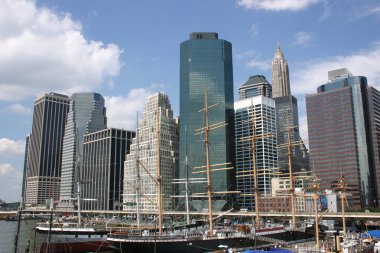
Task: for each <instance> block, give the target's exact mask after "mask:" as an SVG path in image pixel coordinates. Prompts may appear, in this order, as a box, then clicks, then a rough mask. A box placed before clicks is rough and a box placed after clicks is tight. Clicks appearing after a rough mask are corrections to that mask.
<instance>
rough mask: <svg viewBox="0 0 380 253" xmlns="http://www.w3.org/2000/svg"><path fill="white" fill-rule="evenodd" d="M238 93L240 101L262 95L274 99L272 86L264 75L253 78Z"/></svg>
mask: <svg viewBox="0 0 380 253" xmlns="http://www.w3.org/2000/svg"><path fill="white" fill-rule="evenodd" d="M238 91H239V97H240V100H243V99H246V98H251V97H255V96H260V95H262V96H264V97H268V98H272V85H271V84H270V83H269V82H268V81H267V79H266V78H265V76H262V75H255V76H251V77H250V78H249V79H248V81H246V82H245V83H244V84H243V85H242V86H240V87H239V89H238Z"/></svg>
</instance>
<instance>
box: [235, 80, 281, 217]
mask: <svg viewBox="0 0 380 253" xmlns="http://www.w3.org/2000/svg"><path fill="white" fill-rule="evenodd" d="M269 85H270V84H269ZM243 86H244V85H243ZM239 90H241V89H239ZM252 120H253V122H252ZM253 134H255V136H256V137H255V142H254V144H255V160H256V170H257V174H258V180H257V183H258V190H259V192H260V193H261V194H271V180H272V178H273V177H274V173H273V172H277V171H275V168H277V141H276V109H275V102H274V100H273V99H271V98H268V97H265V96H263V95H258V96H254V97H250V98H246V99H243V100H240V101H237V102H235V142H236V151H235V154H236V174H237V177H236V189H237V190H238V191H240V192H241V194H240V196H239V198H238V202H239V204H240V207H241V208H246V209H252V210H254V208H253V207H254V203H255V202H254V196H253V195H254V181H255V178H254V177H253V174H254V173H253V170H254V160H253V157H252V155H253V154H252V152H253V142H252V135H253ZM264 136H266V137H264Z"/></svg>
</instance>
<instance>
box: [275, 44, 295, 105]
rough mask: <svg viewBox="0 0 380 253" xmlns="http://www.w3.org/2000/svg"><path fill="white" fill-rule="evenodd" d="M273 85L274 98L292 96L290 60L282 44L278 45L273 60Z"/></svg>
mask: <svg viewBox="0 0 380 253" xmlns="http://www.w3.org/2000/svg"><path fill="white" fill-rule="evenodd" d="M272 87H273V97H274V98H277V97H285V96H291V93H290V82H289V68H288V62H287V61H286V60H285V58H284V54H283V53H282V51H281V49H280V46H278V47H277V49H276V52H275V53H274V58H273V60H272Z"/></svg>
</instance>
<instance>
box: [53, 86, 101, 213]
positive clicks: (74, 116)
mask: <svg viewBox="0 0 380 253" xmlns="http://www.w3.org/2000/svg"><path fill="white" fill-rule="evenodd" d="M105 128H107V118H106V110H105V107H104V98H103V96H102V95H100V94H98V93H93V92H87V93H74V94H73V95H72V96H71V100H70V109H69V113H68V115H67V123H66V126H65V135H64V137H63V150H62V173H61V186H60V196H59V200H60V203H59V205H58V206H59V207H61V208H71V209H72V208H73V207H74V205H73V203H72V201H71V200H72V199H73V197H74V196H75V194H76V191H77V187H76V181H78V180H81V178H80V168H82V158H83V139H84V135H85V134H89V133H92V132H96V131H99V130H102V129H105Z"/></svg>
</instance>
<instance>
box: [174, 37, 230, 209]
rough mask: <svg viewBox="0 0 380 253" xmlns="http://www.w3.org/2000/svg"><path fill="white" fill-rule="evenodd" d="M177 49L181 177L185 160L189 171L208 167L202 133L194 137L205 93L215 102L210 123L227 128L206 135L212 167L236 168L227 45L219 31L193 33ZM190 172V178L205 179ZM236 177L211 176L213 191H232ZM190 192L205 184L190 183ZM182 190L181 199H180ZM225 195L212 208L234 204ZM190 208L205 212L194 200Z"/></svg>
mask: <svg viewBox="0 0 380 253" xmlns="http://www.w3.org/2000/svg"><path fill="white" fill-rule="evenodd" d="M180 48H181V51H180V115H181V118H180V165H179V178H182V179H183V178H186V175H187V174H188V173H187V166H186V165H185V164H186V162H185V160H186V157H187V158H188V163H189V167H190V168H194V167H199V166H205V165H206V156H205V144H204V135H194V134H195V131H196V130H197V129H200V128H202V127H204V126H205V116H204V112H199V111H200V110H202V109H203V108H204V107H205V95H206V96H207V101H208V105H214V104H217V105H215V106H214V107H212V108H210V110H209V114H208V121H209V124H210V125H212V124H215V123H218V122H224V123H226V124H227V126H226V127H222V128H218V129H215V130H213V131H211V132H210V135H209V144H210V159H211V164H225V163H231V165H232V166H234V149H235V143H234V108H233V107H234V97H233V94H234V92H233V73H232V46H231V43H230V42H228V41H226V40H222V39H218V34H217V33H198V32H196V33H191V34H190V39H189V40H187V41H185V42H182V43H181V47H180ZM227 166H229V165H227ZM189 174H190V176H191V177H201V178H204V177H205V176H206V175H205V174H192V173H191V172H190V173H189ZM234 178H235V176H234V170H220V171H216V172H213V173H212V175H211V185H212V191H213V192H225V191H227V190H230V189H233V187H234V184H235V182H234ZM181 188H183V187H181ZM190 188H191V191H192V192H202V193H204V192H205V191H206V188H205V185H200V184H192V185H191V187H190ZM182 190H183V189H181V192H180V193H179V194H180V195H183V192H182ZM229 196H230V195H227V196H220V197H219V198H220V199H219V200H216V201H215V204H214V205H213V207H214V208H215V209H220V208H222V207H223V206H224V205H225V204H226V203H227V202H228V201H232V200H231V199H230V198H229ZM216 197H217V196H216ZM226 200H227V201H226ZM196 202H197V203H196ZM204 202H206V203H204ZM192 205H193V208H195V209H197V210H199V209H203V208H207V201H203V202H202V204H200V203H199V201H192Z"/></svg>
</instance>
